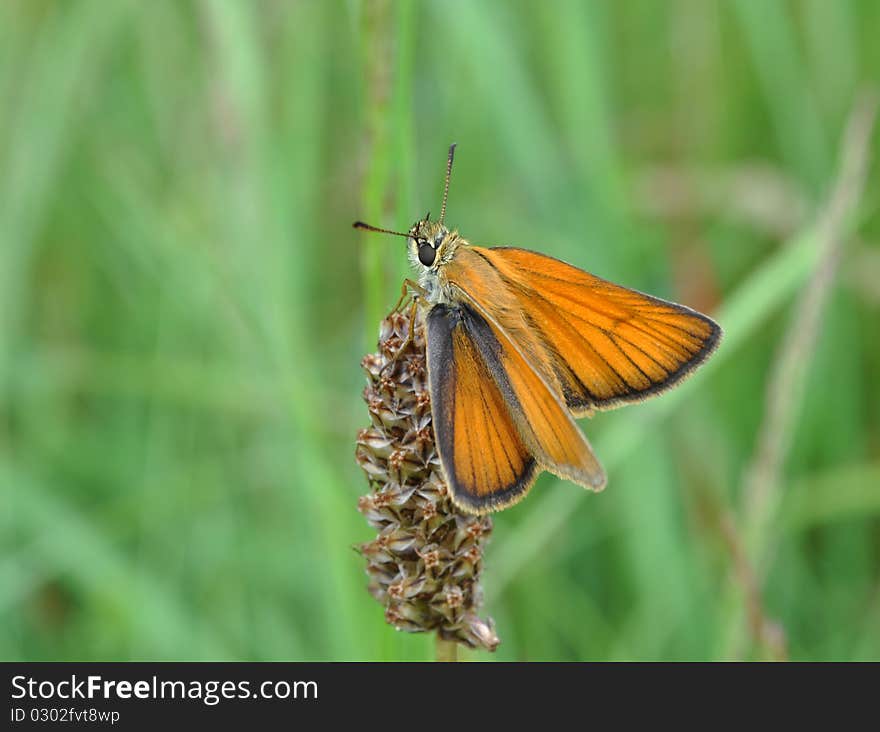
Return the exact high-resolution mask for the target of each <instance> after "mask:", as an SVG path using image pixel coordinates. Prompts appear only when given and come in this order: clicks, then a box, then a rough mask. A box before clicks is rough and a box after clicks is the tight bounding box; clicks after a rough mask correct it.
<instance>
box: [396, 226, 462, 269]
mask: <svg viewBox="0 0 880 732" xmlns="http://www.w3.org/2000/svg"><path fill="white" fill-rule="evenodd" d="M454 238H455V237H454V235H453V234H452V233H451V232H450V231H449V229H447V228H446V227H445V226H444V225H443V224H441V223H440V222H439V221H431V220H430V218H429V216H426V217H425V218H424V219H422V220H421V221H417V222H416V223H414V224H413V225H412V227H411V228H410V230H409V232H408V235H407V240H406V247H407V251H408V252H409V258H410V260H411V261H412V263H413V265H415V266H416V268H417V269H435V268H436V267H439V266H440V264H441V263H442V262H444V261H446V260H447V259H448V257H449V255H450V254H451V249H452V247H451V244H452V242H453V240H454Z"/></svg>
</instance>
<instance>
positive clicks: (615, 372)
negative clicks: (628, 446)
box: [447, 247, 721, 414]
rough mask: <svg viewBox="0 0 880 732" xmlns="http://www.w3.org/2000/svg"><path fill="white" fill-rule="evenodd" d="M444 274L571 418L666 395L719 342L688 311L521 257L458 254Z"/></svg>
mask: <svg viewBox="0 0 880 732" xmlns="http://www.w3.org/2000/svg"><path fill="white" fill-rule="evenodd" d="M447 270H448V277H449V280H450V281H451V282H453V283H455V284H456V285H457V286H458V287H460V288H461V289H462V290H464V291H465V292H468V293H469V294H470V295H471V296H472V297H473V298H474V300H476V301H477V302H479V304H480V305H481V306H482V307H484V308H485V309H486V310H487V311H488V313H489V314H490V315H492V316H493V317H494V318H495V320H496V321H497V322H498V324H499V325H500V326H501V327H502V328H504V329H505V330H506V331H507V332H508V333H509V334H510V335H511V338H513V339H514V340H515V341H516V342H517V343H518V345H520V347H521V349H522V350H523V351H524V352H525V353H526V354H527V355H529V357H530V358H531V359H533V360H534V361H535V362H538V363H542V364H544V372H545V375H547V376H548V377H549V378H551V379H552V380H554V381H555V384H556V386H557V388H558V390H559V392H560V393H561V394H562V396H563V397H564V399H565V402H566V404H567V406H568V407H569V409H571V410H572V411H573V412H574V413H575V414H582V413H585V412H589V411H590V410H591V409H594V408H600V409H601V408H608V407H613V406H617V405H619V404H623V403H627V402H632V401H638V400H641V399H644V398H646V397H648V396H650V395H652V394H655V393H658V392H660V391H663V390H665V389H667V388H669V387H670V386H672V385H673V384H675V383H677V382H678V381H680V380H681V379H682V378H684V377H685V376H686V375H687V374H688V373H690V372H691V371H692V370H693V369H694V368H695V367H696V366H697V365H699V364H700V363H702V362H703V361H704V360H705V359H706V358H707V357H708V356H709V354H711V353H712V351H713V350H714V349H715V347H716V345H717V343H718V339H719V338H720V335H721V329H720V328H719V327H718V325H717V324H716V323H715V322H714V321H712V320H711V319H710V318H707V317H706V316H704V315H701V314H700V313H697V312H695V311H693V310H690V309H689V308H686V307H684V306H682V305H677V304H675V303H671V302H667V301H665V300H661V299H659V298H655V297H651V296H650V295H644V294H642V293H640V292H636V291H635V290H629V289H627V288H625V287H620V286H619V285H615V284H613V283H611V282H607V281H606V280H603V279H601V278H599V277H595V276H594V275H591V274H589V273H587V272H584V271H583V270H580V269H577V268H576V267H573V266H571V265H569V264H566V263H564V262H560V261H559V260H557V259H553V258H552V257H547V256H544V255H542V254H537V253H535V252H530V251H527V250H525V249H515V248H508V247H497V248H492V249H485V248H482V247H468V248H462V249H461V250H460V251H459V252H458V253H457V255H456V258H455V261H453V262H450V264H449V265H448V266H447ZM490 271H491V276H489V275H488V273H489V272H490ZM477 274H479V275H481V276H480V277H479V278H477V277H476V275H477ZM487 281H489V282H491V283H492V285H491V287H488V288H487V287H486V286H485V284H484V283H485V282H487ZM496 293H501V294H496ZM481 295H482V297H481ZM548 372H550V373H548Z"/></svg>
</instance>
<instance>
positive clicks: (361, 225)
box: [352, 221, 409, 237]
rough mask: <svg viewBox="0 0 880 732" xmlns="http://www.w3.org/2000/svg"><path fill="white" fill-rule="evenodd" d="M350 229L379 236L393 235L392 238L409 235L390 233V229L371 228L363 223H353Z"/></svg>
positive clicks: (396, 232)
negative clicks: (375, 233)
mask: <svg viewBox="0 0 880 732" xmlns="http://www.w3.org/2000/svg"><path fill="white" fill-rule="evenodd" d="M352 227H353V228H355V229H365V230H366V231H375V232H377V233H379V234H393V235H394V236H403V237H408V236H409V234H404V233H402V232H400V231H391V229H380V228H379V227H378V226H371V225H370V224H365V223H364V222H363V221H355V222H354V223H353V224H352Z"/></svg>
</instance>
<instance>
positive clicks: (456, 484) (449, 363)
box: [426, 305, 538, 513]
mask: <svg viewBox="0 0 880 732" xmlns="http://www.w3.org/2000/svg"><path fill="white" fill-rule="evenodd" d="M466 316H467V313H465V312H464V311H462V310H461V309H459V308H456V307H447V306H445V305H436V306H434V307H433V308H432V309H431V311H430V312H429V313H428V317H427V319H426V327H427V329H428V338H427V340H428V375H429V385H430V390H431V411H432V414H433V419H434V434H435V436H436V440H437V447H438V450H439V452H440V459H441V462H442V464H443V470H444V472H445V473H446V478H447V481H448V483H449V486H450V489H451V491H452V497H453V500H454V501H455V502H456V504H457V505H458V506H460V507H461V508H463V509H465V510H469V511H475V512H478V513H483V512H486V511H491V510H496V509H499V508H503V507H504V506H506V505H510V504H511V503H514V502H515V501H516V500H517V499H518V498H520V497H521V496H522V495H523V494H524V493H525V492H526V491H527V490H528V489H529V487H530V486H531V484H532V483H533V482H534V479H535V476H536V474H537V470H538V468H537V465H536V462H535V459H534V458H533V457H532V455H531V453H530V452H529V450H528V448H527V447H526V446H525V443H524V442H523V440H522V438H521V437H520V434H519V431H518V429H517V427H516V424H515V423H514V421H513V418H512V416H511V414H510V410H509V408H508V407H507V405H506V404H505V400H504V395H503V394H502V393H501V390H500V389H499V387H498V386H497V384H496V381H495V379H494V378H493V377H492V375H491V374H490V373H489V370H488V367H487V365H486V362H485V361H484V359H483V357H482V355H481V353H480V350H479V348H478V347H477V345H476V343H475V342H474V340H473V337H472V333H471V331H472V329H471V328H469V327H468V325H469V323H468V322H467V319H466Z"/></svg>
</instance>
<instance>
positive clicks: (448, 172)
mask: <svg viewBox="0 0 880 732" xmlns="http://www.w3.org/2000/svg"><path fill="white" fill-rule="evenodd" d="M454 157H455V143H454V142H453V143H452V144H451V145H450V146H449V159H448V160H447V161H446V184H445V185H444V186H443V205H442V206H441V207H440V223H441V224H442V223H443V219H445V218H446V199H447V198H449V176H450V175H452V159H453V158H454Z"/></svg>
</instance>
